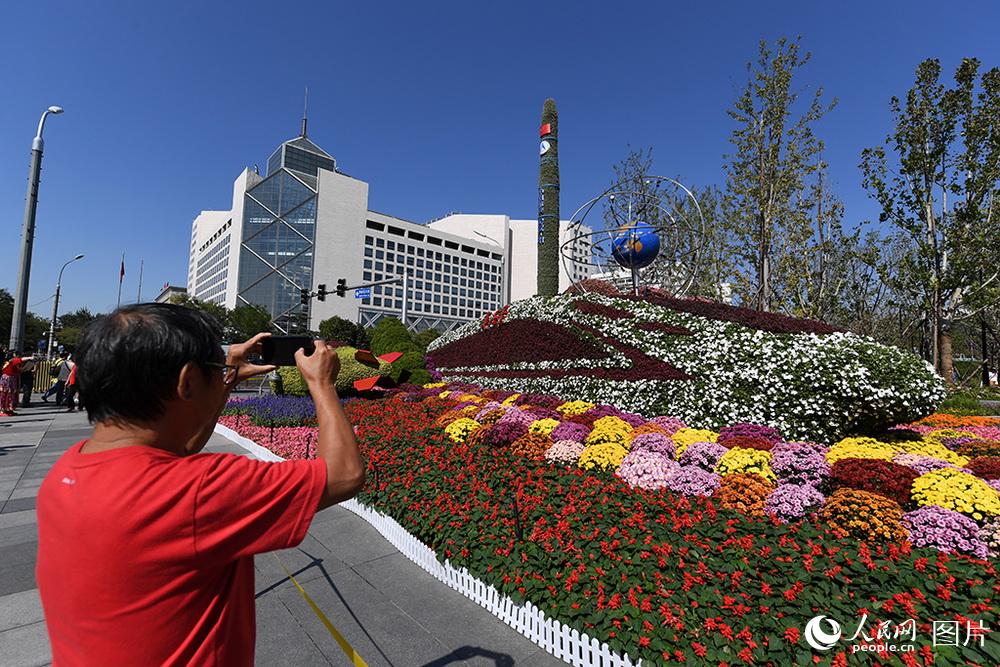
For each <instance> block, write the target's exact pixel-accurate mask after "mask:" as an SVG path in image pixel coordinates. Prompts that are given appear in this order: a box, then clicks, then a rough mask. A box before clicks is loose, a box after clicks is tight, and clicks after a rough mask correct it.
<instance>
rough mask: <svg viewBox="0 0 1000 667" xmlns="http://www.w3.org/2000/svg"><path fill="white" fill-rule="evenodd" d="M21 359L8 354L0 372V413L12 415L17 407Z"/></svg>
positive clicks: (10, 353)
mask: <svg viewBox="0 0 1000 667" xmlns="http://www.w3.org/2000/svg"><path fill="white" fill-rule="evenodd" d="M21 363H22V361H21V357H18V356H16V355H15V354H14V353H13V352H8V353H7V355H6V358H5V359H4V365H3V371H0V413H3V414H5V415H8V416H10V415H13V414H15V413H14V406H15V405H17V381H18V379H19V378H20V375H21Z"/></svg>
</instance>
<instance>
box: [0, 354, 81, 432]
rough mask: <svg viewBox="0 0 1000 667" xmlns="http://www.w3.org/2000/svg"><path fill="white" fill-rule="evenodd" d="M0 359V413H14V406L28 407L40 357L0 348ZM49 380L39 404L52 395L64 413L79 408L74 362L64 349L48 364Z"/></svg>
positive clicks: (42, 360)
mask: <svg viewBox="0 0 1000 667" xmlns="http://www.w3.org/2000/svg"><path fill="white" fill-rule="evenodd" d="M0 358H2V359H3V371H2V373H0V414H3V415H6V416H10V415H14V414H17V413H16V412H15V408H16V407H18V406H20V407H22V408H27V407H30V406H31V397H32V393H33V392H34V386H35V372H36V370H40V364H41V363H42V362H44V361H45V357H44V356H38V355H28V354H26V353H23V352H21V353H18V352H14V351H9V350H4V349H3V348H0ZM48 373H49V378H50V382H49V383H48V384H49V387H48V389H46V390H45V391H44V392H43V393H42V395H41V400H42V402H43V403H48V402H49V399H50V398H52V397H55V404H56V405H59V406H65V407H66V408H67V410H66V411H67V412H72V411H73V410H83V406H82V405H78V403H79V401H78V399H77V387H76V363H75V362H74V361H73V358H72V355H71V354H69V353H68V352H60V353H59V355H58V356H57V357H56V359H55V360H54V361H53V362H52V364H51V365H50V366H49V370H48Z"/></svg>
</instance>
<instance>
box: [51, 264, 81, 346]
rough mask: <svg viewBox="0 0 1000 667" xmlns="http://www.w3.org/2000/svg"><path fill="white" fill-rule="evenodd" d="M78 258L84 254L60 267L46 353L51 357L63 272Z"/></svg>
mask: <svg viewBox="0 0 1000 667" xmlns="http://www.w3.org/2000/svg"><path fill="white" fill-rule="evenodd" d="M78 259H83V255H82V254H80V255H77V256H76V257H74V258H73V259H71V260H69V261H68V262H66V263H65V264H63V265H62V268H61V269H59V278H58V279H57V280H56V300H55V302H54V303H53V304H52V322H50V323H49V351H48V353H47V354H46V357H47V358H49V359H51V358H52V340H53V339H54V338H55V337H56V318H57V317H58V316H59V290H60V288H61V287H62V274H63V271H65V270H66V267H67V266H69V265H70V264H72V263H73V262H75V261H76V260H78Z"/></svg>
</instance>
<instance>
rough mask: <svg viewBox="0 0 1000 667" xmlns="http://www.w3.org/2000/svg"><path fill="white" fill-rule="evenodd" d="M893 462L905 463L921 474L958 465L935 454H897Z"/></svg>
mask: <svg viewBox="0 0 1000 667" xmlns="http://www.w3.org/2000/svg"><path fill="white" fill-rule="evenodd" d="M892 462H893V463H898V464H900V465H904V466H906V467H907V468H913V469H914V470H916V471H917V472H918V473H920V474H921V475H923V474H925V473H928V472H931V471H932V470H940V469H941V468H954V467H956V466H953V465H952V464H950V463H948V462H947V461H942V460H941V459H936V458H934V457H933V456H924V455H923V454H905V453H903V454H896V455H895V456H893V457H892ZM973 474H974V473H973Z"/></svg>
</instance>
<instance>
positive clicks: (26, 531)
mask: <svg viewBox="0 0 1000 667" xmlns="http://www.w3.org/2000/svg"><path fill="white" fill-rule="evenodd" d="M36 541H38V525H37V524H34V523H28V524H22V525H20V526H11V527H10V528H4V529H3V530H0V547H5V546H8V545H11V544H21V543H22V542H36ZM0 566H2V563H0Z"/></svg>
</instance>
